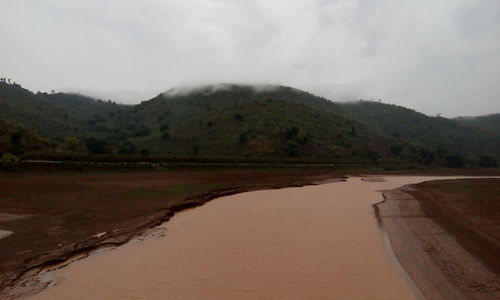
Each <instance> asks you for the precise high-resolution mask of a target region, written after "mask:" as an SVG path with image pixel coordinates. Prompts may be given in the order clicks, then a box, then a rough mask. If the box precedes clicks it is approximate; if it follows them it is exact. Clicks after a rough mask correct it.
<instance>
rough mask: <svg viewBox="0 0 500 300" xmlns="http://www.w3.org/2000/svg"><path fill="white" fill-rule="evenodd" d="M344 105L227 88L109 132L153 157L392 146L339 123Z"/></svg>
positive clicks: (144, 107) (162, 106) (359, 152)
mask: <svg viewBox="0 0 500 300" xmlns="http://www.w3.org/2000/svg"><path fill="white" fill-rule="evenodd" d="M335 110H337V105H336V104H334V103H332V102H330V101H327V100H325V99H322V98H319V97H316V96H314V95H311V94H308V93H305V92H302V91H299V90H295V89H292V88H288V87H277V86H276V87H272V86H266V87H258V88H255V87H250V86H242V85H222V86H215V87H205V88H200V89H197V90H194V91H191V92H187V93H181V94H178V93H176V91H170V92H169V93H165V94H162V95H158V96H157V97H155V98H153V99H151V100H149V101H144V102H142V103H141V104H139V105H136V106H134V107H132V108H131V109H128V110H123V111H121V112H119V113H117V114H116V115H115V116H113V117H112V118H111V121H108V122H107V123H106V125H105V126H108V127H113V131H114V132H117V133H118V135H119V136H120V137H121V139H130V140H131V141H133V143H135V144H137V145H139V147H140V148H145V149H148V150H149V151H150V152H151V153H155V154H156V153H158V154H159V153H162V154H175V155H208V156H213V155H224V156H240V157H241V156H250V157H256V156H257V157H259V156H260V157H263V156H266V157H332V158H333V157H350V158H354V157H356V158H370V159H373V158H375V157H378V156H379V155H387V154H388V153H389V150H388V147H389V146H388V145H389V144H390V143H391V140H392V139H391V138H388V137H384V136H382V135H379V134H377V133H376V132H374V131H372V130H370V129H369V128H367V127H366V126H364V125H362V124H360V123H359V122H357V121H353V120H350V119H347V118H345V117H343V116H341V115H337V114H335V113H334V111H335Z"/></svg>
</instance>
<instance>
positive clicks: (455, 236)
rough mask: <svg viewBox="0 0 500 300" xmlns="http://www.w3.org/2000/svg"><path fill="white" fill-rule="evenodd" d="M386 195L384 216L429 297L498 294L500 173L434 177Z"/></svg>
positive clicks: (396, 246) (407, 264)
mask: <svg viewBox="0 0 500 300" xmlns="http://www.w3.org/2000/svg"><path fill="white" fill-rule="evenodd" d="M384 197H385V201H384V202H383V203H381V204H379V205H377V207H378V214H379V218H380V221H381V223H382V225H383V228H384V229H385V230H386V231H387V233H388V235H389V236H390V241H391V244H392V247H393V249H394V253H395V254H396V256H397V258H398V260H399V262H400V263H401V265H402V266H403V267H404V269H405V270H406V271H407V273H408V274H409V276H410V277H411V278H412V279H413V281H414V282H415V283H416V284H417V285H418V287H419V289H420V291H421V292H422V294H423V295H424V296H425V298H426V299H478V300H479V299H500V179H459V180H440V181H430V182H424V183H420V184H416V185H409V186H405V187H402V188H398V189H394V190H390V191H386V192H384Z"/></svg>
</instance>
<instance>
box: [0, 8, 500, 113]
mask: <svg viewBox="0 0 500 300" xmlns="http://www.w3.org/2000/svg"><path fill="white" fill-rule="evenodd" d="M0 40H1V42H2V46H1V47H0V67H1V71H0V73H2V74H0V75H2V76H9V77H12V78H14V79H15V80H16V81H18V82H20V83H22V84H23V85H24V86H26V87H27V88H29V89H32V90H35V91H36V90H51V89H56V90H66V91H79V92H82V93H88V94H92V95H98V96H101V97H103V98H113V99H114V100H118V101H123V102H128V103H132V102H139V101H142V100H145V99H147V98H150V97H152V96H154V95H156V94H157V93H159V92H162V91H166V90H168V89H170V88H172V87H175V86H178V85H180V86H186V85H190V84H195V85H200V84H210V83H219V82H238V83H241V82H249V83H259V84H264V83H271V84H283V85H290V86H294V87H297V88H302V89H306V90H308V91H311V92H314V93H317V94H320V95H322V96H325V97H328V98H333V99H334V100H348V99H357V98H360V97H363V98H372V97H374V98H377V99H378V98H382V99H383V100H385V101H388V102H391V103H397V104H401V105H405V106H409V107H411V108H415V109H417V110H421V111H424V112H426V113H430V114H435V113H444V114H445V115H449V116H453V115H459V114H467V115H471V114H484V113H491V112H495V111H496V112H498V111H499V107H500V93H499V89H498V82H500V2H498V1H488V0H479V1H478V0H456V1H430V0H422V1H396V0H379V1H368V0H364V1H363V0H358V1H354V0H352V1H351V0H336V1H335V0H331V1H329V0H316V1H314V0H288V1H285V0H276V1H269V0H255V1H243V0H170V1H154V0H147V1H131V0H114V1H97V0H87V1H62V0H18V1H3V2H0Z"/></svg>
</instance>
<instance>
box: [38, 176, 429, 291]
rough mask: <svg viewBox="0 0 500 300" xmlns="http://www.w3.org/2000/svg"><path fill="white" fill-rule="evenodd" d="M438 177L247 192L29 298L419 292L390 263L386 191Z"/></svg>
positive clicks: (79, 268) (187, 214) (56, 277)
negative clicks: (382, 206) (381, 205)
mask: <svg viewBox="0 0 500 300" xmlns="http://www.w3.org/2000/svg"><path fill="white" fill-rule="evenodd" d="M438 178H439V177H411V176H394V177H385V180H383V179H382V178H368V179H365V180H362V179H361V178H350V179H349V180H348V181H347V182H337V183H329V184H324V185H318V186H306V187H300V188H285V189H281V190H269V191H257V192H248V193H242V194H237V195H232V196H227V197H222V198H219V199H217V200H215V201H211V202H209V203H207V204H205V205H204V206H201V207H198V208H195V209H190V210H187V211H184V212H181V213H179V214H177V215H176V216H175V217H174V218H172V219H171V220H170V221H169V222H168V223H165V224H163V225H162V226H161V227H163V228H166V229H165V230H166V232H165V235H164V236H163V237H154V238H149V239H146V240H144V241H142V242H139V243H129V244H127V245H124V246H121V247H119V248H117V249H114V250H112V251H106V252H101V253H97V254H95V255H92V256H90V257H88V258H86V259H83V260H80V261H77V262H75V263H72V264H71V265H69V266H67V267H65V268H62V269H59V270H57V271H55V272H54V273H51V272H49V273H47V274H45V275H46V276H48V277H51V279H52V280H53V282H52V283H51V286H50V287H49V288H47V289H46V290H44V291H42V292H41V293H38V294H36V295H34V296H32V297H31V298H30V299H92V298H95V299H398V300H399V299H416V298H417V297H418V295H419V291H418V289H416V288H412V282H411V281H409V277H405V273H404V272H402V270H401V269H398V266H397V265H396V264H395V263H394V262H393V261H391V258H390V256H389V255H388V254H387V249H386V248H385V246H384V242H383V239H382V238H381V235H380V230H379V228H378V226H377V220H376V218H375V217H374V211H373V206H372V205H373V204H375V203H378V202H380V201H381V200H382V196H381V193H380V192H379V191H380V190H388V189H394V188H396V187H400V186H402V185H405V184H409V183H416V182H422V181H425V180H432V179H438Z"/></svg>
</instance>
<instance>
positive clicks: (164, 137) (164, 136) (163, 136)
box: [161, 131, 170, 141]
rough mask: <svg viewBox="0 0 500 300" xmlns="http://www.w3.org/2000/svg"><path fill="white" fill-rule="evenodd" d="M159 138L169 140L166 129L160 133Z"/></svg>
mask: <svg viewBox="0 0 500 300" xmlns="http://www.w3.org/2000/svg"><path fill="white" fill-rule="evenodd" d="M161 139H162V140H164V141H166V140H169V139H170V133H168V131H165V132H164V133H163V134H162V135H161Z"/></svg>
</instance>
